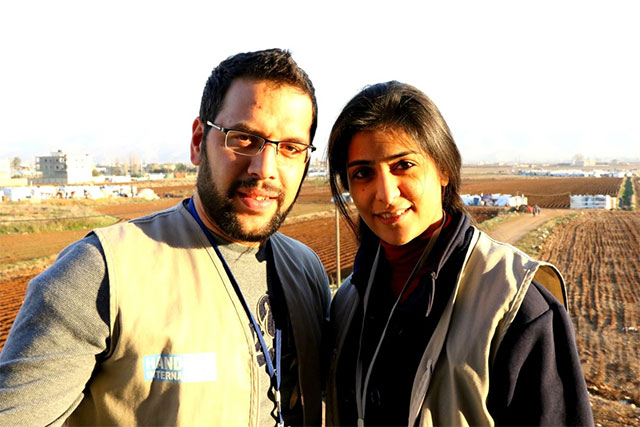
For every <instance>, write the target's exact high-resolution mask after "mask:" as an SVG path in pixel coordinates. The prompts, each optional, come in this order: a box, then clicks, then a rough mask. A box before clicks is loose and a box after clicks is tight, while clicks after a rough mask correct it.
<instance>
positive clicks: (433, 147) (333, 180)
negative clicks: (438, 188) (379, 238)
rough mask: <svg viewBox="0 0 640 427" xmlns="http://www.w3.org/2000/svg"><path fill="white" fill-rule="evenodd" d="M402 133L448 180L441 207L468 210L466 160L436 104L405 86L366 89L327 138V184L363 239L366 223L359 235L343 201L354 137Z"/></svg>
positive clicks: (451, 210) (382, 85) (380, 85)
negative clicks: (463, 187) (463, 179)
mask: <svg viewBox="0 0 640 427" xmlns="http://www.w3.org/2000/svg"><path fill="white" fill-rule="evenodd" d="M385 128H388V129H390V130H391V131H394V130H402V131H404V132H405V133H406V134H407V135H409V136H410V137H411V138H412V139H413V141H414V142H415V143H416V145H417V146H418V148H419V149H420V150H421V151H422V152H424V153H426V154H427V155H428V156H429V157H431V159H432V160H433V162H434V163H435V165H436V167H437V168H438V169H439V171H440V173H441V174H443V175H444V176H447V177H448V178H449V183H448V184H447V185H446V187H444V189H443V192H442V206H443V209H444V210H445V211H447V212H449V213H457V212H464V211H465V207H464V204H463V203H462V199H461V198H460V193H459V192H460V168H461V166H462V159H461V157H460V152H459V151H458V147H457V146H456V143H455V142H454V140H453V136H452V135H451V131H450V130H449V127H448V126H447V123H446V122H445V121H444V118H443V117H442V115H441V114H440V111H439V110H438V108H437V107H436V105H435V104H434V103H433V101H431V99H429V97H428V96H427V95H425V94H424V93H423V92H421V91H420V90H418V89H416V88H415V87H413V86H411V85H408V84H406V83H400V82H397V81H389V82H386V83H378V84H376V85H373V86H367V87H365V88H364V89H363V90H362V91H361V92H360V93H358V94H357V95H356V96H354V97H353V98H352V99H351V101H349V102H348V103H347V105H346V106H345V107H344V109H343V110H342V112H341V113H340V115H339V116H338V118H337V120H336V122H335V124H334V125H333V128H332V129H331V134H330V135H329V146H328V151H329V183H330V185H331V192H332V193H333V196H334V200H336V201H337V206H338V209H339V211H340V213H341V214H342V215H343V217H344V218H345V219H346V221H347V223H348V224H349V226H350V227H351V229H352V230H353V231H354V232H356V234H359V235H360V238H361V240H362V238H363V237H365V236H364V235H363V231H365V230H364V229H365V228H366V224H364V223H363V222H362V221H360V232H359V233H358V227H356V224H355V223H354V221H353V220H352V218H351V217H350V215H349V212H348V208H347V206H346V204H345V202H344V201H343V199H342V197H340V194H341V191H343V190H342V189H348V188H349V184H348V181H347V153H348V152H349V145H350V143H351V139H352V138H353V136H354V135H355V134H356V133H358V132H361V131H372V130H380V129H382V130H384V129H385Z"/></svg>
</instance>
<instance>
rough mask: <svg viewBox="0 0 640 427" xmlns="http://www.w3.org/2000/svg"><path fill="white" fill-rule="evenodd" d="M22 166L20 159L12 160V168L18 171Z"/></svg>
mask: <svg viewBox="0 0 640 427" xmlns="http://www.w3.org/2000/svg"><path fill="white" fill-rule="evenodd" d="M20 166H22V159H21V158H20V157H14V158H13V160H11V168H12V169H15V170H18V169H20Z"/></svg>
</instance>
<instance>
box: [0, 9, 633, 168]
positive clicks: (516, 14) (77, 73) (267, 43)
mask: <svg viewBox="0 0 640 427" xmlns="http://www.w3.org/2000/svg"><path fill="white" fill-rule="evenodd" d="M636 4H637V3H635V2H633V1H615V0H614V1H609V2H604V1H601V2H592V1H538V2H520V1H484V2H471V1H469V2H459V1H448V2H444V1H442V2H429V1H422V2H409V1H395V2H388V1H385V2H382V1H344V0H343V1H325V2H317V3H316V4H315V5H314V4H311V3H308V2H299V1H277V0H275V1H269V2H264V1H249V2H240V1H235V2H232V3H229V4H224V3H222V2H219V1H215V2H214V1H207V2H196V1H188V0H187V1H181V2H163V1H154V2H151V1H126V2H125V1H119V0H116V1H112V2H96V1H87V0H84V1H65V0H61V1H56V2H50V1H29V0H25V1H20V2H3V3H2V5H1V6H0V57H1V58H2V65H0V158H6V157H8V158H12V157H15V156H18V157H21V158H22V159H25V160H30V161H33V159H34V158H35V156H37V155H46V154H47V153H48V152H50V151H53V150H57V149H62V150H65V151H68V152H77V153H85V152H86V153H89V154H91V155H92V156H93V157H94V160H96V161H99V162H105V161H115V160H120V161H123V160H126V159H128V158H129V156H130V155H132V154H133V155H136V156H137V157H138V158H139V159H142V160H144V161H146V162H154V161H183V162H188V161H189V154H188V153H189V138H190V129H191V123H192V121H193V118H194V117H195V116H196V115H197V113H198V108H199V102H200V96H201V93H202V88H203V86H204V83H205V81H206V78H207V76H208V75H209V73H210V71H211V69H212V68H213V67H214V66H215V65H216V64H217V63H218V62H220V61H221V60H222V59H224V58H226V57H227V56H229V55H232V54H234V53H237V52H240V51H249V50H257V49H263V48H269V47H281V48H287V49H289V50H291V52H292V54H293V55H294V58H295V59H296V60H297V62H298V63H299V64H300V65H301V66H302V67H303V68H304V69H305V70H306V71H307V72H308V73H309V75H310V76H311V79H312V80H313V82H314V84H315V86H316V90H317V96H318V104H319V126H318V133H317V135H316V140H315V144H316V145H318V146H319V147H320V150H318V152H317V153H320V155H322V154H324V149H325V147H326V139H327V136H328V133H329V130H330V128H331V125H332V124H333V120H334V119H335V118H336V116H337V115H338V113H339V111H340V109H341V108H342V106H343V105H344V104H345V103H346V102H347V101H348V99H349V98H350V97H351V96H353V95H354V94H355V93H356V92H357V91H358V90H359V89H361V88H362V87H363V86H365V85H366V84H371V83H377V82H380V81H386V80H391V79H395V80H400V81H404V82H407V83H410V84H413V85H414V86H417V87H418V88H420V89H422V90H423V91H424V92H425V93H426V94H427V95H428V96H430V97H431V98H432V99H433V100H434V102H435V103H436V104H437V105H438V107H439V108H440V110H441V111H442V113H443V115H444V117H445V119H446V120H447V122H448V124H449V127H450V128H451V129H452V132H453V134H454V137H455V139H456V142H457V143H458V146H459V147H460V151H461V153H462V155H463V160H464V161H465V162H468V163H470V162H480V161H488V162H490V161H514V160H519V161H522V162H527V161H553V160H569V159H571V157H572V156H574V155H575V154H577V153H580V154H583V155H584V156H585V157H594V158H598V159H613V158H617V159H625V158H626V159H639V158H640V148H638V147H640V126H639V123H640V120H639V119H638V118H639V117H640V103H639V100H640V55H638V53H637V52H638V50H639V48H638V43H639V42H638V41H639V40H640V26H638V25H637V17H638V16H640V15H639V14H638V11H639V10H640V6H636Z"/></svg>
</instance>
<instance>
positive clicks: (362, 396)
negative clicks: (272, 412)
mask: <svg viewBox="0 0 640 427" xmlns="http://www.w3.org/2000/svg"><path fill="white" fill-rule="evenodd" d="M442 214H443V216H442V223H441V224H440V227H438V228H437V229H436V231H434V233H433V234H432V235H431V238H430V239H429V243H427V247H426V248H425V249H424V251H423V252H422V255H420V259H418V262H417V263H416V265H415V267H413V270H412V271H411V274H410V275H409V278H408V279H407V281H406V282H405V284H404V286H403V287H402V291H400V295H398V298H397V299H396V302H395V303H394V304H393V307H391V312H390V313H389V317H388V318H387V322H386V324H385V325H384V329H382V334H381V335H380V340H379V341H378V345H377V346H376V349H375V351H374V352H373V356H371V362H369V367H368V368H367V374H366V376H365V378H364V384H363V383H362V370H363V366H362V365H363V363H362V337H363V335H364V324H365V320H366V315H367V304H368V302H369V295H370V294H371V288H372V286H371V285H372V284H373V281H374V277H375V271H371V273H370V275H369V283H368V284H367V290H366V291H365V293H364V307H363V309H362V325H361V327H360V339H359V341H358V359H357V363H356V407H357V410H358V427H362V426H364V416H365V409H366V406H367V399H366V396H367V388H368V387H369V379H370V378H371V372H372V370H373V365H374V363H375V361H376V358H377V357H378V353H379V351H380V347H382V341H384V336H385V334H386V333H387V328H388V327H389V323H391V317H392V316H393V313H394V312H395V310H396V307H397V306H398V304H399V303H400V300H401V299H402V295H403V294H404V292H405V290H406V289H407V287H408V285H409V283H411V282H412V281H413V278H414V276H415V275H416V274H417V273H418V271H419V270H420V269H421V268H422V265H423V264H424V262H425V261H426V259H427V257H428V256H429V253H430V252H431V250H432V249H433V247H434V246H435V243H436V241H437V240H438V236H439V235H440V231H441V230H442V228H443V227H444V224H445V222H446V215H447V214H446V212H444V211H442ZM380 248H381V246H380V245H378V252H377V253H376V257H375V260H374V261H373V263H374V265H375V268H376V270H377V268H378V258H379V257H380V252H381V249H380Z"/></svg>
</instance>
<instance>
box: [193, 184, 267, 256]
mask: <svg viewBox="0 0 640 427" xmlns="http://www.w3.org/2000/svg"><path fill="white" fill-rule="evenodd" d="M193 205H194V206H195V208H196V212H198V216H199V217H200V220H201V221H202V223H203V224H204V226H205V227H207V229H209V231H211V232H212V233H214V234H215V235H217V236H218V237H220V238H222V239H224V240H226V241H228V242H231V243H237V244H239V245H243V246H249V247H252V248H257V247H260V245H261V244H262V242H245V241H242V240H238V239H234V238H233V237H231V236H229V235H228V234H227V233H225V232H224V231H222V229H221V228H220V227H218V225H217V224H216V223H215V222H214V221H213V220H212V219H211V218H209V215H207V213H206V212H205V210H204V207H203V206H202V201H201V200H200V196H199V195H198V193H197V192H196V193H194V194H193Z"/></svg>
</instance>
